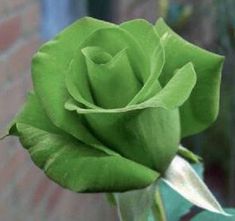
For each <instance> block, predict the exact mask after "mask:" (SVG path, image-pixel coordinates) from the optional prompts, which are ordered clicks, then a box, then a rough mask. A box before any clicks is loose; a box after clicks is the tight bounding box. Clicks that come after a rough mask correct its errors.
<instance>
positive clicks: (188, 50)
mask: <svg viewBox="0 0 235 221" xmlns="http://www.w3.org/2000/svg"><path fill="white" fill-rule="evenodd" d="M222 64H223V57H221V56H218V55H216V54H212V53H210V52H207V51H205V50H202V49H200V48H198V47H196V46H194V45H192V44H189V43H188V42H186V41H184V40H183V39H181V38H180V37H179V36H177V35H176V34H175V33H173V32H172V30H170V29H169V27H168V26H167V25H166V24H165V23H164V21H163V20H162V19H160V20H158V22H157V24H156V25H155V26H153V25H151V24H149V23H148V22H147V21H145V20H132V21H128V22H125V23H122V24H120V25H115V24H111V23H107V22H103V21H100V20H95V19H93V18H82V19H80V20H78V21H77V22H76V23H74V24H73V25H71V26H70V27H68V28H66V29H65V30H64V31H63V32H62V33H60V34H59V35H58V36H57V37H56V38H55V39H53V40H51V41H49V42H48V43H46V44H44V45H43V46H42V47H41V49H40V50H39V51H38V53H37V54H36V55H35V56H34V58H33V62H32V76H33V86H34V89H33V92H31V93H30V94H29V96H28V99H27V102H26V104H25V105H24V107H23V109H22V111H21V112H20V114H19V115H18V116H17V117H16V118H15V120H14V121H13V123H12V126H11V128H10V130H9V134H10V135H17V136H19V138H20V141H21V143H22V145H23V146H24V147H25V148H26V149H27V150H28V151H29V153H30V155H31V157H32V159H33V161H34V162H35V164H36V165H37V166H38V167H40V168H41V169H43V170H44V172H45V173H46V174H47V176H49V177H50V178H51V179H52V180H54V181H55V182H57V183H59V184H60V185H61V186H63V187H66V188H69V189H71V190H73V191H77V192H99V191H101V192H114V191H115V192H116V191H126V190H131V189H138V188H143V187H146V186H148V185H150V184H151V183H153V182H154V181H155V180H156V179H158V178H159V176H161V174H163V173H164V171H165V170H166V168H167V167H168V166H169V164H170V162H171V161H172V159H173V158H174V156H175V155H176V154H177V151H178V150H179V144H180V140H181V138H182V137H185V136H188V135H192V134H195V133H198V132H200V131H202V130H204V129H205V128H207V127H208V126H209V125H210V124H211V123H212V122H213V121H214V120H215V119H216V116H217V113H218V100H219V87H220V74H221V68H222Z"/></svg>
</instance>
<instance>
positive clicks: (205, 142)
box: [0, 0, 235, 221]
mask: <svg viewBox="0 0 235 221" xmlns="http://www.w3.org/2000/svg"><path fill="white" fill-rule="evenodd" d="M84 15H90V16H93V17H96V18H100V19H103V20H108V21H112V22H116V23H120V22H122V21H125V20H128V19H133V18H145V19H147V20H149V21H150V22H152V23H154V22H155V21H156V19H157V18H158V17H160V16H161V17H164V18H165V20H166V21H167V23H168V24H169V25H170V26H171V27H172V28H173V29H174V30H175V31H176V32H177V33H179V34H180V35H182V36H183V37H184V38H185V39H187V40H189V41H191V42H193V43H195V44H196V45H199V46H201V47H203V48H206V49H208V50H210V51H214V52H216V53H219V54H222V55H225V56H226V62H225V68H224V71H223V77H222V88H221V108H220V114H219V118H218V120H217V121H216V123H215V124H214V125H213V126H212V127H211V128H209V129H208V130H206V131H205V132H204V133H202V134H199V135H197V136H194V137H190V138H187V139H185V140H184V141H183V143H184V145H185V146H186V147H188V148H190V149H191V150H193V151H195V152H196V153H198V154H199V155H201V156H202V157H203V158H204V159H205V179H206V182H207V184H208V185H209V186H210V188H211V189H212V191H213V192H214V194H215V195H216V196H217V198H218V199H219V201H220V202H222V204H223V206H226V207H228V206H233V207H234V206H235V134H234V133H235V87H234V85H235V51H234V50H235V1H234V0H223V1H221V0H203V1H198V0H145V1H143V0H125V1H124V0H115V1H114V0H113V1H112V0H96V1H92V0H90V1H89V0H0V130H3V129H4V128H5V127H6V125H7V123H8V122H9V121H10V120H11V119H12V117H13V116H14V114H15V113H16V112H17V111H18V110H19V108H20V107H21V105H22V104H23V102H24V101H25V96H26V92H27V91H28V90H29V89H30V88H31V77H30V62H31V57H32V55H33V53H34V52H35V51H36V50H37V48H38V47H39V46H40V44H42V43H43V42H44V41H47V40H49V39H51V38H52V37H53V36H54V35H55V34H56V33H57V32H58V31H60V30H61V29H63V28H64V27H65V26H67V25H69V24H70V23H71V22H73V21H74V20H76V19H78V18H80V17H82V16H84ZM0 220H4V221H12V220H17V221H21V220H24V221H42V220H43V221H55V220H56V221H65V220H66V221H72V220H79V221H93V220H98V221H99V220H102V221H111V220H117V214H116V212H115V210H114V209H113V208H111V207H110V206H109V205H108V204H107V203H106V201H105V197H104V196H103V195H102V194H95V195H91V194H75V193H72V192H70V191H67V190H64V189H62V188H60V187H59V186H58V185H56V184H54V183H52V182H51V181H49V180H48V179H47V178H46V177H45V176H44V174H42V172H41V171H40V170H39V169H38V168H36V167H35V166H34V165H33V163H32V162H31V160H30V158H29V156H28V154H27V152H26V151H25V150H24V149H22V148H21V147H20V144H19V143H18V141H17V139H14V138H7V139H5V140H4V141H1V142H0Z"/></svg>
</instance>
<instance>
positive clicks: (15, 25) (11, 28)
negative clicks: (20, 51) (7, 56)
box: [0, 16, 21, 51]
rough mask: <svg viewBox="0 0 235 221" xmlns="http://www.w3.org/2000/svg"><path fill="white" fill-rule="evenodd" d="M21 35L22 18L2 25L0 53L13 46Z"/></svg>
mask: <svg viewBox="0 0 235 221" xmlns="http://www.w3.org/2000/svg"><path fill="white" fill-rule="evenodd" d="M20 34H21V22H20V17H19V16H15V17H11V18H9V19H7V20H4V21H2V22H1V23H0V51H2V50H5V49H7V48H9V47H10V46H12V45H13V43H14V42H15V41H16V40H17V38H19V36H20Z"/></svg>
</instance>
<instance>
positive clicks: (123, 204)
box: [115, 185, 155, 221]
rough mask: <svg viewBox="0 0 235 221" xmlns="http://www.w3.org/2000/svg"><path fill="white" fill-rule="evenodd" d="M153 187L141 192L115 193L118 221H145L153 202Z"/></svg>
mask: <svg viewBox="0 0 235 221" xmlns="http://www.w3.org/2000/svg"><path fill="white" fill-rule="evenodd" d="M154 192H155V185H151V186H149V187H147V188H145V189H142V190H134V191H130V192H126V193H116V194H115V199H116V203H117V207H118V215H119V219H120V221H147V220H148V217H149V214H150V213H151V207H152V205H153V202H154Z"/></svg>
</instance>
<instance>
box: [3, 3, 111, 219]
mask: <svg viewBox="0 0 235 221" xmlns="http://www.w3.org/2000/svg"><path fill="white" fill-rule="evenodd" d="M39 4H40V2H39V1H37V0H0V131H2V130H3V129H4V128H5V127H6V125H7V123H8V122H9V121H10V120H11V119H12V117H13V116H14V115H15V113H16V112H17V111H18V110H19V108H20V107H21V106H22V104H23V103H24V101H25V96H26V93H27V91H28V90H29V89H30V88H31V77H30V71H29V70H30V63H31V57H32V55H33V53H34V52H35V51H36V49H37V48H38V46H39V45H40V42H41V41H40V37H39V21H40V5H39ZM115 217H116V214H115V212H114V211H113V210H111V209H110V208H109V206H108V205H107V203H106V202H105V200H104V196H103V195H101V194H96V195H91V194H75V193H72V192H70V191H67V190H64V189H62V188H60V187H59V186H57V185H56V184H54V183H53V182H51V181H50V180H49V179H47V178H46V177H45V175H44V174H43V173H42V172H41V171H40V170H39V169H38V168H36V167H35V166H34V165H33V163H32V162H31V160H30V159H29V155H28V153H27V152H26V151H25V150H24V149H23V148H22V147H21V146H20V144H19V142H18V140H17V139H15V138H6V139H5V140H4V141H1V142H0V220H4V221H12V220H17V221H23V220H24V221H25V220H26V221H42V220H43V221H65V220H66V221H72V220H79V221H93V220H94V221H98V220H102V221H105V220H107V221H108V220H109V221H111V220H116V218H115Z"/></svg>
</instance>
